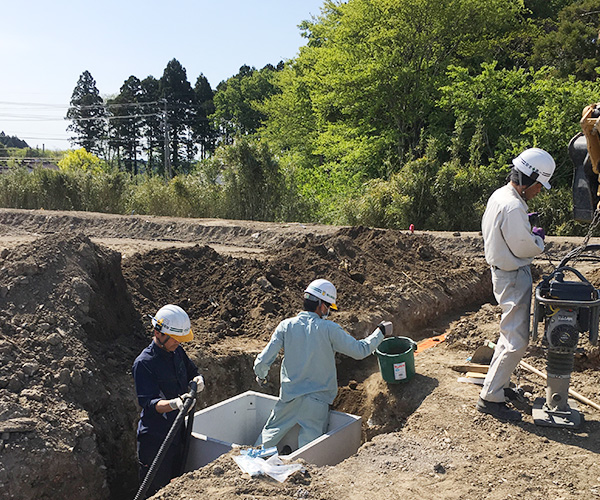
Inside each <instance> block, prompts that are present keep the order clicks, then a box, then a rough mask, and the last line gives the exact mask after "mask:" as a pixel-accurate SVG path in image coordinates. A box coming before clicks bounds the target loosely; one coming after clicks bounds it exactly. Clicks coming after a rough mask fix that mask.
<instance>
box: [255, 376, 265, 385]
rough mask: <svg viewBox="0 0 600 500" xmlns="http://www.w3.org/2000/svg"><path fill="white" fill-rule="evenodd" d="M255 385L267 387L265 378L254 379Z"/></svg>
mask: <svg viewBox="0 0 600 500" xmlns="http://www.w3.org/2000/svg"><path fill="white" fill-rule="evenodd" d="M256 383H257V384H258V385H259V386H261V387H264V386H265V385H267V379H266V378H260V377H256Z"/></svg>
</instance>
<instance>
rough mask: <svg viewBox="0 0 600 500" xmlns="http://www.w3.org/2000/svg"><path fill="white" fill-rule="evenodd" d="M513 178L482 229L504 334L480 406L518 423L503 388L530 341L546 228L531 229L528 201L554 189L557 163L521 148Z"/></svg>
mask: <svg viewBox="0 0 600 500" xmlns="http://www.w3.org/2000/svg"><path fill="white" fill-rule="evenodd" d="M512 163H513V168H512V170H511V173H510V176H509V179H508V180H509V182H508V184H506V185H505V186H503V187H501V188H500V189H497V190H496V191H495V192H494V193H493V194H492V196H490V198H489V200H488V203H487V207H486V210H485V213H484V214H483V219H482V222H481V230H482V234H483V242H484V249H485V258H486V260H487V262H488V264H489V265H490V266H491V272H492V285H493V290H494V296H495V297H496V300H497V301H498V304H499V305H500V307H501V308H502V316H501V319H500V338H499V340H498V343H497V344H496V348H495V350H494V355H493V357H492V361H491V363H490V367H489V370H488V372H487V375H486V377H485V381H484V384H483V388H482V390H481V393H480V395H479V400H478V401H477V409H478V410H479V411H480V412H483V413H488V414H490V415H493V416H494V417H496V418H498V419H500V420H505V421H519V420H521V414H520V413H519V412H518V411H516V410H513V409H511V408H509V407H508V406H506V398H505V392H504V389H505V388H506V387H508V384H509V382H510V377H511V374H512V372H513V371H514V369H515V368H516V367H517V365H518V364H519V362H520V361H521V358H522V357H523V355H524V354H525V350H526V349H527V345H528V343H529V315H530V308H531V287H532V278H531V269H530V267H529V266H530V264H531V262H532V260H533V258H534V257H535V256H536V255H539V254H540V253H542V252H543V251H544V238H545V234H544V230H543V229H542V228H539V227H534V228H532V227H531V225H530V222H529V218H528V214H527V211H528V210H527V202H528V201H529V200H531V199H533V198H534V197H535V196H537V194H538V193H539V192H540V191H541V189H542V187H545V188H546V189H550V178H551V177H552V174H553V173H554V169H555V168H556V165H555V163H554V159H553V158H552V156H550V154H549V153H547V152H546V151H544V150H543V149H539V148H530V149H526V150H525V151H523V152H522V153H521V154H520V155H519V156H517V157H516V158H515V159H514V160H513V161H512Z"/></svg>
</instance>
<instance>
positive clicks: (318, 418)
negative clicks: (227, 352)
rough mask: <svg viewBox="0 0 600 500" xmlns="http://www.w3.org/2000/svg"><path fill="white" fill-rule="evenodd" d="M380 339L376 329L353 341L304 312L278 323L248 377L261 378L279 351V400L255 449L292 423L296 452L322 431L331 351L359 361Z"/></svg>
mask: <svg viewBox="0 0 600 500" xmlns="http://www.w3.org/2000/svg"><path fill="white" fill-rule="evenodd" d="M382 340H383V333H382V332H381V331H380V329H379V328H378V329H377V330H375V331H374V332H373V333H372V334H371V335H369V336H368V337H367V338H365V339H362V340H356V339H355V338H354V337H352V336H351V335H350V334H348V333H347V332H346V331H345V330H344V329H343V328H342V327H341V326H340V325H338V324H337V323H334V322H333V321H329V320H326V319H322V318H320V317H319V315H318V314H316V313H314V312H308V311H302V312H300V313H299V314H298V315H297V316H295V317H293V318H288V319H285V320H283V321H282V322H281V323H279V325H278V326H277V328H276V329H275V332H274V333H273V335H272V337H271V340H270V341H269V343H268V344H267V346H266V347H265V348H264V349H263V351H262V352H261V353H260V354H259V355H258V356H257V358H256V360H255V362H254V373H256V375H257V376H258V377H259V378H261V379H265V378H266V377H267V374H268V372H269V368H270V366H271V364H272V363H273V362H274V361H275V358H276V357H277V354H278V353H279V351H280V350H281V349H282V348H283V351H284V355H283V361H282V363H281V388H280V393H279V401H278V402H277V403H276V404H275V407H274V408H273V411H272V412H271V415H270V416H269V419H268V420H267V423H266V424H265V427H264V428H263V430H262V433H261V435H260V436H259V437H258V440H257V442H256V445H257V446H259V445H261V444H263V445H264V446H265V448H267V447H270V446H275V445H276V444H277V443H278V442H279V441H280V440H281V438H283V437H284V436H285V434H286V433H287V432H288V431H289V430H290V429H291V428H292V427H293V426H294V425H295V424H298V425H299V426H300V431H299V435H298V447H299V448H301V447H302V446H304V445H305V444H307V443H310V442H311V441H312V440H313V439H316V438H317V437H319V436H320V435H322V434H323V433H325V432H326V430H327V423H328V417H329V405H330V404H331V403H333V400H334V399H335V397H336V395H337V391H338V386H337V371H336V367H335V353H336V352H339V353H342V354H345V355H347V356H350V357H351V358H354V359H363V358H366V357H367V356H368V355H369V354H372V353H373V352H374V351H375V349H376V348H377V346H378V345H379V344H380V343H381V341H382Z"/></svg>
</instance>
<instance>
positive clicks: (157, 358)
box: [132, 304, 204, 497]
mask: <svg viewBox="0 0 600 500" xmlns="http://www.w3.org/2000/svg"><path fill="white" fill-rule="evenodd" d="M152 330H153V339H152V342H151V343H150V345H149V346H148V347H146V348H145V349H144V350H143V351H142V352H141V353H140V355H139V356H138V357H137V358H136V360H135V362H134V363H133V369H132V373H133V379H134V382H135V390H136V393H137V398H138V403H139V405H140V406H141V408H142V412H141V415H140V421H139V423H138V430H137V441H138V446H137V451H138V461H139V481H140V484H142V482H143V480H144V478H145V476H146V474H147V473H148V470H149V468H150V466H151V465H152V462H153V461H154V458H155V457H156V455H157V454H158V451H159V449H160V447H161V445H162V443H163V441H164V440H165V437H166V436H167V434H168V433H169V430H170V429H171V427H172V425H173V422H174V421H175V418H176V417H177V414H178V413H179V412H180V411H181V410H182V409H183V407H184V402H185V399H186V397H189V395H188V391H189V388H188V385H189V383H190V381H191V380H193V381H194V382H196V384H197V391H198V392H200V391H202V390H203V389H204V379H203V378H202V375H199V374H198V369H197V368H196V366H195V365H194V363H192V361H191V360H190V359H189V358H188V356H187V354H186V353H185V351H184V350H183V347H181V346H180V345H179V344H180V343H182V342H189V341H190V340H192V339H193V338H194V334H193V332H192V328H191V325H190V319H189V317H188V315H187V313H186V312H185V311H184V310H183V309H182V308H181V307H179V306H176V305H173V304H168V305H166V306H164V307H162V308H160V309H159V310H158V312H157V313H156V315H155V316H154V317H153V318H152ZM184 443H185V426H182V427H181V429H180V432H179V433H178V434H177V435H176V436H175V438H174V439H173V442H172V443H171V445H170V446H169V448H168V449H167V450H166V452H165V455H164V457H163V461H162V463H161V466H160V467H159V469H158V471H156V474H155V476H154V479H153V480H152V482H151V484H150V485H149V486H148V490H147V497H148V496H152V495H153V494H154V493H156V492H157V491H158V490H159V489H160V488H162V487H163V486H166V485H167V484H168V483H169V482H170V480H171V479H173V478H174V477H176V476H178V475H179V474H180V472H181V467H182V458H183V453H184Z"/></svg>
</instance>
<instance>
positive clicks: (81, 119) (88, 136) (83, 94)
mask: <svg viewBox="0 0 600 500" xmlns="http://www.w3.org/2000/svg"><path fill="white" fill-rule="evenodd" d="M106 118H107V113H106V108H105V107H104V102H103V100H102V98H101V97H100V92H99V91H98V88H97V87H96V81H95V80H94V79H93V78H92V75H91V74H90V72H89V71H84V72H83V73H82V74H81V76H80V77H79V80H78V81H77V86H76V87H75V89H74V90H73V94H72V96H71V105H70V107H69V109H68V111H67V119H68V120H71V122H72V123H71V124H70V125H69V126H68V127H67V131H69V132H73V134H74V136H73V137H71V139H70V140H71V143H73V144H76V145H79V146H81V147H83V148H85V149H86V150H87V151H91V152H94V153H102V152H103V150H104V143H105V140H106Z"/></svg>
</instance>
